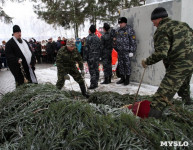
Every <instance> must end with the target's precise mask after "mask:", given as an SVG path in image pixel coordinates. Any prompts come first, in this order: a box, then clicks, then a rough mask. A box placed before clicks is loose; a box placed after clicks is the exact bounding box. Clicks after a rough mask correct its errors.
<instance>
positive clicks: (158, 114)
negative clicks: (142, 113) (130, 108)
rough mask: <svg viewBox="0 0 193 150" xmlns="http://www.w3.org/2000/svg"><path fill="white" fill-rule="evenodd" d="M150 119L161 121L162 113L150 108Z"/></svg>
mask: <svg viewBox="0 0 193 150" xmlns="http://www.w3.org/2000/svg"><path fill="white" fill-rule="evenodd" d="M148 117H153V118H156V119H159V118H161V117H162V112H161V111H159V110H157V109H154V108H151V107H150V111H149V115H148Z"/></svg>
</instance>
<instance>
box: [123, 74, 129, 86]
mask: <svg viewBox="0 0 193 150" xmlns="http://www.w3.org/2000/svg"><path fill="white" fill-rule="evenodd" d="M129 78H130V75H126V79H125V81H124V85H128V84H129V83H130V81H129Z"/></svg>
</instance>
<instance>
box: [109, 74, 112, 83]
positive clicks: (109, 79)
mask: <svg viewBox="0 0 193 150" xmlns="http://www.w3.org/2000/svg"><path fill="white" fill-rule="evenodd" d="M111 77H112V75H111V76H109V83H111Z"/></svg>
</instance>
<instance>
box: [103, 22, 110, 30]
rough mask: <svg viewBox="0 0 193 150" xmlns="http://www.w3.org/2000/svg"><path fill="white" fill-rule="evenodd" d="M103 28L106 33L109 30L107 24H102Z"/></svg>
mask: <svg viewBox="0 0 193 150" xmlns="http://www.w3.org/2000/svg"><path fill="white" fill-rule="evenodd" d="M103 28H104V29H105V30H106V31H108V30H109V29H110V26H109V24H108V23H104V25H103Z"/></svg>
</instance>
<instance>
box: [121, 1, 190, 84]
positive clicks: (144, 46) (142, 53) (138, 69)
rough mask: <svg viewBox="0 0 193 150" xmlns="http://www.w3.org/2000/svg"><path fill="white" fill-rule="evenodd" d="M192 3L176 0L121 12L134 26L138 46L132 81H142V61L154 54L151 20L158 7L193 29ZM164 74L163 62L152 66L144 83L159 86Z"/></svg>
mask: <svg viewBox="0 0 193 150" xmlns="http://www.w3.org/2000/svg"><path fill="white" fill-rule="evenodd" d="M182 1H183V2H182ZM190 3H191V4H190ZM192 3H193V0H174V1H168V2H162V3H156V4H152V5H145V6H141V7H135V8H131V9H125V10H122V11H121V16H124V17H126V18H127V19H128V24H130V25H131V26H133V28H134V30H135V32H136V39H137V44H138V47H137V51H136V53H135V54H134V57H133V58H132V74H131V80H132V81H135V82H139V81H140V79H141V76H142V73H143V70H144V69H143V68H142V66H141V60H143V59H145V58H147V57H148V56H150V55H151V54H152V53H153V52H154V43H153V35H154V32H155V30H156V27H154V26H153V23H152V22H151V19H150V18H151V13H152V11H153V10H154V9H155V8H156V7H164V8H165V9H166V10H167V12H168V14H169V17H170V18H172V19H175V20H179V21H185V22H187V23H189V24H190V26H191V27H192V28H193V20H192V19H190V18H189V17H190V16H193V14H192V13H193V10H192V9H191V6H193V4H192ZM190 14H191V15H190ZM164 74H165V68H164V66H163V62H162V61H161V62H159V63H157V64H154V65H151V66H149V67H148V68H147V69H146V73H145V76H144V79H143V83H147V84H151V85H159V84H160V82H161V80H162V78H163V76H164ZM192 83H193V81H192Z"/></svg>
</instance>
